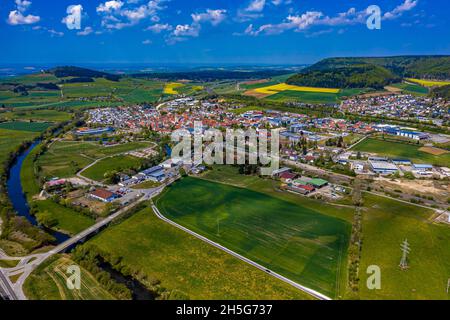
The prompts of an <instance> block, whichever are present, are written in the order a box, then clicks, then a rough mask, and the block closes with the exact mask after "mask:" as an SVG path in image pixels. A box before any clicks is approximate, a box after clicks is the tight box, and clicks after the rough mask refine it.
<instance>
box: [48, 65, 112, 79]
mask: <svg viewBox="0 0 450 320" xmlns="http://www.w3.org/2000/svg"><path fill="white" fill-rule="evenodd" d="M48 72H49V73H52V74H54V75H55V76H56V77H58V78H66V77H76V78H79V79H88V78H105V79H107V80H110V81H119V80H120V76H119V75H114V74H110V73H106V72H101V71H95V70H91V69H85V68H80V67H72V66H66V67H56V68H54V69H50V70H48Z"/></svg>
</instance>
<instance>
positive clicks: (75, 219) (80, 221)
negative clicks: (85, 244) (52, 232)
mask: <svg viewBox="0 0 450 320" xmlns="http://www.w3.org/2000/svg"><path fill="white" fill-rule="evenodd" d="M32 205H33V206H36V208H37V210H39V212H40V213H43V212H46V213H48V214H49V215H50V217H51V218H52V219H56V221H57V224H56V226H55V227H53V229H56V230H58V231H60V232H64V233H66V234H70V235H76V234H78V233H80V232H81V231H83V230H86V229H87V228H89V227H90V226H92V225H93V224H94V223H95V221H94V219H92V218H90V217H87V216H84V215H82V214H80V213H78V212H76V211H74V210H72V209H70V208H66V207H64V206H61V205H59V204H57V203H55V202H53V201H52V200H44V201H33V202H32ZM38 215H39V213H38Z"/></svg>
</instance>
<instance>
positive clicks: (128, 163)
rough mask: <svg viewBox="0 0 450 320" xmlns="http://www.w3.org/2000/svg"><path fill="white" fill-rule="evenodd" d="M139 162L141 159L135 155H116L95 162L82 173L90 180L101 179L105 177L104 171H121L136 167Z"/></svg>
mask: <svg viewBox="0 0 450 320" xmlns="http://www.w3.org/2000/svg"><path fill="white" fill-rule="evenodd" d="M141 164H142V159H139V158H136V157H132V156H116V157H112V158H106V159H103V160H101V161H99V162H97V163H96V164H95V165H93V166H92V167H90V168H89V169H87V170H86V171H83V173H82V175H83V176H84V177H86V178H89V179H91V180H95V181H102V180H104V179H105V173H106V172H108V171H117V172H122V171H125V170H128V169H137V168H139V166H140V165H141Z"/></svg>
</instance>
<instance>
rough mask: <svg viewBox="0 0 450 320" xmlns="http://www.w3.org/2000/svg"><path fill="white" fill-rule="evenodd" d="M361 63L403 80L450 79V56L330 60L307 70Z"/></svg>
mask: <svg viewBox="0 0 450 320" xmlns="http://www.w3.org/2000/svg"><path fill="white" fill-rule="evenodd" d="M361 63H369V64H373V65H377V66H381V67H383V68H386V69H388V70H390V71H391V72H393V73H395V74H396V75H397V76H400V77H403V78H425V79H426V78H430V79H436V80H439V79H442V80H447V79H450V56H398V57H380V58H370V57H369V58H329V59H325V60H322V61H320V62H318V63H316V64H314V65H312V66H310V67H309V68H307V69H306V70H308V71H309V70H328V69H335V68H340V67H345V66H349V65H355V64H361Z"/></svg>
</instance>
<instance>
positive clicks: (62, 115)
mask: <svg viewBox="0 0 450 320" xmlns="http://www.w3.org/2000/svg"><path fill="white" fill-rule="evenodd" d="M0 117H4V118H5V119H8V120H38V121H47V122H63V121H68V120H70V119H71V114H70V113H68V112H64V111H58V110H31V111H25V110H23V111H22V110H18V111H10V112H5V113H0Z"/></svg>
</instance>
